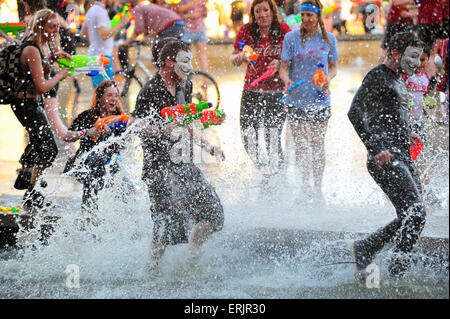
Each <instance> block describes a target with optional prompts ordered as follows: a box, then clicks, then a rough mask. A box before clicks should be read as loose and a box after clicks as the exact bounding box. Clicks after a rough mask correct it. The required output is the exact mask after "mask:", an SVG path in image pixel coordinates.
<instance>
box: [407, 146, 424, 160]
mask: <svg viewBox="0 0 450 319" xmlns="http://www.w3.org/2000/svg"><path fill="white" fill-rule="evenodd" d="M422 150H423V144H422V143H419V142H417V143H416V145H414V144H411V148H410V150H409V153H410V154H411V158H412V159H413V161H415V160H416V159H417V156H419V154H420V152H422Z"/></svg>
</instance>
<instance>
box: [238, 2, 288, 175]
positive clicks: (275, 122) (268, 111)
mask: <svg viewBox="0 0 450 319" xmlns="http://www.w3.org/2000/svg"><path fill="white" fill-rule="evenodd" d="M289 31H290V28H289V26H288V25H287V24H286V23H284V22H280V19H279V14H278V9H277V6H276V4H275V2H274V1H273V0H255V1H253V3H252V5H251V7H250V22H249V23H247V24H244V25H243V26H242V27H241V28H240V30H239V32H238V34H237V36H236V40H235V43H234V51H233V54H232V55H231V63H232V64H233V65H234V66H240V65H241V64H242V63H246V64H247V72H246V74H245V80H244V91H243V92H242V99H241V111H240V127H241V136H242V140H243V143H244V147H245V150H246V151H247V153H248V154H249V156H250V158H251V159H252V161H253V162H254V164H255V166H256V167H257V168H258V169H261V172H262V174H263V175H264V176H265V178H268V177H269V176H271V175H272V174H273V173H275V172H276V171H277V170H278V169H279V167H280V165H281V164H282V163H283V162H284V156H283V152H282V149H281V132H282V129H283V124H284V121H285V118H286V114H285V113H284V111H283V106H282V105H281V104H280V103H279V100H280V99H281V97H282V96H283V90H284V86H283V82H282V81H281V79H280V77H279V74H278V70H279V68H280V62H281V61H280V59H281V50H282V46H283V39H284V35H285V34H286V33H287V32H289ZM240 41H243V42H244V43H245V44H246V45H248V46H250V47H251V48H253V50H254V52H255V53H256V54H258V59H257V60H256V62H251V61H249V59H248V58H247V57H246V55H245V54H244V52H243V51H242V50H241V48H240V45H239V43H240ZM241 43H242V42H241ZM269 69H272V70H273V71H274V72H273V74H272V75H271V76H269V77H268V78H266V79H264V80H262V81H259V82H258V83H256V84H253V85H252V83H253V82H254V81H255V80H257V79H258V78H259V77H261V75H263V74H264V73H265V72H266V71H268V70H269ZM261 126H263V128H264V136H265V145H266V152H267V154H268V155H269V162H267V161H264V160H263V158H262V157H261V156H259V155H260V154H252V153H255V152H252V150H253V149H254V145H255V143H256V147H257V148H259V147H260V146H261V144H262V143H260V141H258V135H259V134H258V130H259V128H260V127H261ZM272 137H275V138H272ZM271 144H272V145H271ZM273 144H275V145H273ZM256 153H260V152H256Z"/></svg>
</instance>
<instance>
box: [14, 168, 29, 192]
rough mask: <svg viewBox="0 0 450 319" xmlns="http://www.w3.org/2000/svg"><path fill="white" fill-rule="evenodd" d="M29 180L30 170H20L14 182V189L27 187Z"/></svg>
mask: <svg viewBox="0 0 450 319" xmlns="http://www.w3.org/2000/svg"><path fill="white" fill-rule="evenodd" d="M30 182H31V172H24V171H22V170H21V171H20V172H19V175H18V176H17V178H16V181H15V183H14V188H15V189H20V190H22V189H27V188H28V187H29V186H30Z"/></svg>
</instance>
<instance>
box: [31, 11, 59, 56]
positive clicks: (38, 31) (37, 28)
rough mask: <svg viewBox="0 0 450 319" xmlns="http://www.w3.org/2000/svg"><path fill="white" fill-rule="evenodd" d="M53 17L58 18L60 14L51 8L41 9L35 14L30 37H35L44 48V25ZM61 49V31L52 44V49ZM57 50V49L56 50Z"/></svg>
mask: <svg viewBox="0 0 450 319" xmlns="http://www.w3.org/2000/svg"><path fill="white" fill-rule="evenodd" d="M51 19H58V16H57V14H56V13H55V12H53V11H52V10H50V9H41V10H39V11H38V12H36V13H35V14H34V16H33V20H32V25H31V34H30V36H29V38H34V39H33V40H34V41H35V42H36V44H37V45H38V46H39V47H40V48H41V49H42V48H43V45H44V40H43V35H44V27H45V25H46V24H47V23H48V21H49V20H51ZM55 50H58V51H59V33H57V34H56V36H55V43H54V45H52V51H55ZM55 52H57V51H55Z"/></svg>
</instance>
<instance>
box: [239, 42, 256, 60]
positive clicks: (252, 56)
mask: <svg viewBox="0 0 450 319" xmlns="http://www.w3.org/2000/svg"><path fill="white" fill-rule="evenodd" d="M239 47H240V48H241V50H242V52H244V54H245V56H246V57H247V59H248V60H249V61H250V63H251V64H255V63H256V60H258V54H256V53H255V51H253V49H252V47H251V46H249V45H248V44H245V41H243V40H239Z"/></svg>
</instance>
